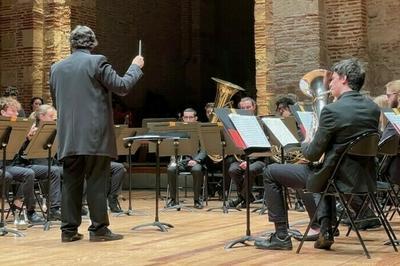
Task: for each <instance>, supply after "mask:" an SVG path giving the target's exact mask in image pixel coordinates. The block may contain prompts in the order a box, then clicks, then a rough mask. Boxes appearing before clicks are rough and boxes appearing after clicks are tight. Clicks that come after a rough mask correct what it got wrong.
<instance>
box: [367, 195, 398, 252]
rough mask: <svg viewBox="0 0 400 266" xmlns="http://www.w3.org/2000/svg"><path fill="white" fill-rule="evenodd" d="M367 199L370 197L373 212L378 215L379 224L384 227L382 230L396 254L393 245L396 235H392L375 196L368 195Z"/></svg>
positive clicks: (395, 248) (391, 230) (394, 245)
mask: <svg viewBox="0 0 400 266" xmlns="http://www.w3.org/2000/svg"><path fill="white" fill-rule="evenodd" d="M369 197H370V199H371V201H372V205H373V206H374V208H375V210H376V211H377V213H378V217H379V219H380V220H381V223H382V225H383V227H384V229H385V231H386V234H387V236H388V237H389V241H390V243H391V244H392V246H393V249H394V250H395V251H396V252H398V251H397V247H396V244H395V243H394V240H395V239H396V235H395V234H394V232H393V229H392V227H391V226H390V224H389V221H388V220H387V219H386V217H385V215H384V214H383V211H382V209H381V208H380V207H379V203H378V201H377V200H376V198H375V195H374V194H373V193H369Z"/></svg>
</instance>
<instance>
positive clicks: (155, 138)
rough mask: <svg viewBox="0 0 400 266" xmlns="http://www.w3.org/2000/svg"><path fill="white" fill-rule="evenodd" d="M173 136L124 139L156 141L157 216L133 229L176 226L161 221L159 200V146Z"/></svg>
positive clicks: (164, 230)
mask: <svg viewBox="0 0 400 266" xmlns="http://www.w3.org/2000/svg"><path fill="white" fill-rule="evenodd" d="M169 138H171V137H168V136H161V135H141V136H135V137H129V138H126V139H124V140H126V141H129V140H133V141H138V142H139V143H143V142H144V143H155V144H156V209H155V217H154V222H152V223H146V224H141V225H138V226H135V227H133V228H132V229H131V230H136V229H138V228H141V227H146V226H156V227H158V228H159V229H160V231H161V232H167V231H168V230H167V228H166V227H168V228H173V227H174V226H173V225H171V224H167V223H162V222H160V221H159V218H158V200H159V195H160V156H159V148H160V143H162V141H163V140H165V139H169Z"/></svg>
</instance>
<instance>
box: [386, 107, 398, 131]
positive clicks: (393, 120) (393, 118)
mask: <svg viewBox="0 0 400 266" xmlns="http://www.w3.org/2000/svg"><path fill="white" fill-rule="evenodd" d="M384 114H385V116H386V117H387V119H388V120H389V121H390V123H392V124H393V126H394V128H395V129H396V131H397V133H398V134H400V115H397V114H396V113H395V112H384Z"/></svg>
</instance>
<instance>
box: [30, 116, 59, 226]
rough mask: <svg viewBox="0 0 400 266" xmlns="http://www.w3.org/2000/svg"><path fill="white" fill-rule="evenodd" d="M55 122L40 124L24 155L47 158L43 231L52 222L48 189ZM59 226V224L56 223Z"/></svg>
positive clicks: (54, 145) (55, 143)
mask: <svg viewBox="0 0 400 266" xmlns="http://www.w3.org/2000/svg"><path fill="white" fill-rule="evenodd" d="M56 126H57V125H56V122H54V121H48V122H47V121H46V122H40V125H39V127H38V130H37V131H36V133H35V135H34V136H33V137H32V139H31V140H30V142H29V144H28V146H27V147H26V149H25V151H24V154H25V157H26V158H27V159H40V158H47V186H48V187H47V195H46V196H47V205H48V206H47V210H46V223H45V224H44V226H43V230H44V231H48V230H50V227H51V225H52V223H54V222H52V221H50V208H51V199H50V189H51V186H50V184H51V158H53V156H55V154H56V151H57V147H58V142H57V141H55V139H56V134H57V129H56ZM57 224H59V223H57Z"/></svg>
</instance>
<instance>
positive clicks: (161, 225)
mask: <svg viewBox="0 0 400 266" xmlns="http://www.w3.org/2000/svg"><path fill="white" fill-rule="evenodd" d="M146 226H155V227H158V228H159V229H160V231H161V232H168V229H167V227H168V228H174V226H173V225H172V224H167V223H162V222H152V223H148V224H141V225H138V226H135V227H133V228H132V229H131V230H136V229H139V228H142V227H146Z"/></svg>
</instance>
